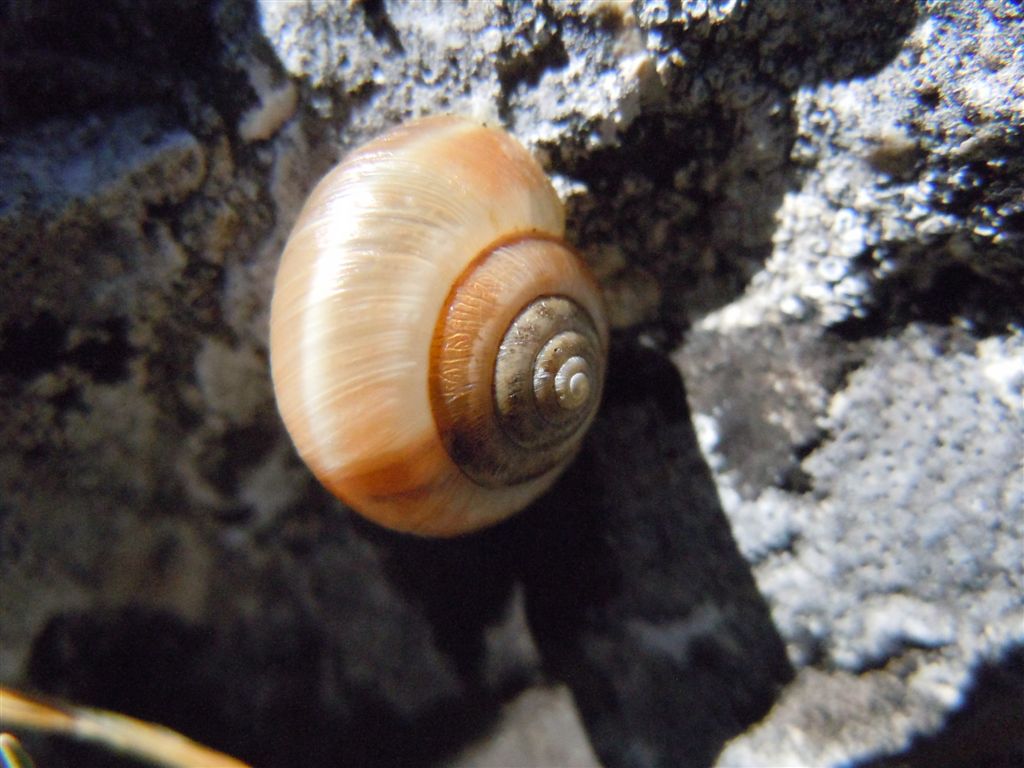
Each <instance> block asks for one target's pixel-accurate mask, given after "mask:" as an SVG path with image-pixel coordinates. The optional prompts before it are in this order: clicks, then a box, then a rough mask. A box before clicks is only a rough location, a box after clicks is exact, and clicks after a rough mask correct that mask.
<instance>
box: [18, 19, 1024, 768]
mask: <svg viewBox="0 0 1024 768" xmlns="http://www.w3.org/2000/svg"><path fill="white" fill-rule="evenodd" d="M76 7H77V6H75V4H73V3H70V2H67V0H54V1H53V2H47V3H37V4H28V3H10V4H7V5H5V6H4V7H3V9H2V10H0V284H2V285H3V292H2V295H0V446H3V447H2V448H0V584H2V589H0V614H2V615H3V617H4V621H3V622H0V680H2V681H3V682H4V683H5V684H13V685H17V686H23V687H27V688H32V689H36V690H39V691H43V692H47V693H52V694H57V695H64V696H68V697H70V698H73V699H76V700H79V701H81V702H82V703H88V704H94V705H97V706H101V707H106V708H112V709H117V710H121V711H125V712H128V713H130V714H134V715H137V716H141V717H146V718H149V719H153V720H157V721H159V722H163V723H166V724H168V725H171V726H173V727H175V728H178V729H180V730H183V731H185V732H186V733H188V734H189V735H191V736H193V737H195V738H198V739H200V740H203V741H205V742H207V743H209V744H211V745H212V746H216V747H219V748H222V749H225V750H227V751H230V752H232V753H235V754H237V755H239V756H240V757H243V758H246V759H249V760H251V761H253V762H254V763H256V764H258V765H284V764H294V763H295V762H300V763H302V764H306V765H328V764H330V765H333V764H337V763H338V762H339V760H341V761H343V762H344V763H345V764H346V765H352V766H360V765H375V766H376V765H434V764H439V763H442V764H443V763H446V762H450V763H451V764H452V765H457V766H459V768H468V766H471V765H477V766H485V765H495V764H498V763H500V764H508V763H510V762H516V761H518V763H519V764H522V765H539V764H543V762H545V761H548V762H559V763H561V762H562V761H563V760H564V762H565V764H571V763H573V762H575V761H576V760H577V757H574V756H579V757H578V759H579V761H580V763H581V764H594V761H600V763H602V764H604V765H607V766H609V768H619V766H656V765H658V766H661V765H664V766H678V765H682V764H689V765H712V764H715V763H716V762H717V764H718V765H721V766H765V765H860V766H863V767H864V768H869V767H870V768H884V767H886V766H893V767H895V766H924V765H928V766H934V765H950V766H954V765H968V764H977V765H982V764H985V765H1010V764H1019V763H1020V762H1021V760H1024V747H1022V745H1021V743H1020V739H1019V733H1020V731H1021V729H1022V727H1024V723H1022V722H1021V720H1022V718H1021V716H1020V714H1019V712H1020V709H1019V707H1016V706H1015V704H1017V703H1019V701H1020V699H1021V697H1022V696H1024V662H1022V658H1024V652H1022V650H1021V649H1022V648H1024V392H1022V390H1024V331H1022V324H1024V304H1022V302H1021V296H1022V295H1024V86H1022V85H1021V84H1022V83H1024V12H1022V10H1021V9H1020V6H1019V4H1018V3H1015V2H1013V1H1012V0H981V1H980V2H974V1H972V0H919V1H918V2H916V3H915V2H911V1H910V0H900V1H899V2H893V1H892V0H868V1H867V2H858V3H846V2H840V1H839V0H826V2H818V3H813V4H812V3H790V2H782V1H781V0H773V1H770V2H747V1H745V0H722V1H718V2H714V1H712V2H708V1H706V0H683V1H682V2H679V1H678V0H672V1H671V2H661V1H659V0H643V1H639V0H638V1H637V2H633V3H624V2H615V1H614V0H605V1H597V2H574V1H572V0H557V1H555V0H552V1H551V2H545V3H535V4H522V3H509V4H507V5H498V4H490V3H469V4H467V5H466V6H464V7H460V6H458V5H456V4H447V3H438V4H429V5H427V4H421V3H412V2H397V1H394V2H363V3H317V2H312V1H310V2H287V3H281V2H272V1H270V0H267V1H266V2H252V1H251V0H221V2H218V3H214V4H209V3H206V2H202V1H201V0H172V1H171V2H164V1H163V0H160V1H158V0H143V2H137V1H135V0H132V1H130V2H129V0H116V1H115V2H111V3H107V4H105V5H104V6H103V7H102V8H97V9H96V10H95V11H94V12H90V13H88V14H82V13H81V12H80V11H76ZM446 111H451V112H457V113H461V114H466V115H470V116H474V117H477V118H478V119H481V120H486V121H488V122H493V123H500V124H503V125H505V126H506V127H508V128H509V129H510V130H511V131H512V132H513V133H514V134H515V135H516V136H517V137H519V138H520V139H521V140H522V141H523V142H524V143H525V144H526V145H527V146H528V147H529V148H530V149H531V150H532V151H533V152H534V153H535V154H536V155H537V157H538V158H539V159H540V160H541V161H542V163H543V164H544V165H545V167H546V168H547V169H548V171H549V172H550V173H551V175H552V177H553V179H554V181H555V184H556V187H557V188H558V190H559V192H560V194H561V195H562V196H563V197H564V199H565V201H566V203H567V207H568V212H569V226H570V230H571V232H570V237H571V238H572V239H573V241H574V242H576V243H577V244H578V245H579V247H580V249H581V251H582V253H583V254H584V256H585V258H586V259H587V260H588V261H589V262H590V264H591V265H592V266H593V268H594V270H595V272H596V273H597V274H598V277H599V279H600V281H601V284H602V287H603V289H604V291H605V295H606V297H607V299H608V304H609V310H610V313H611V317H612V321H613V325H614V328H615V340H614V357H613V361H612V378H611V381H610V383H609V391H608V396H607V398H606V403H605V405H604V407H603V409H602V412H601V414H600V417H599V419H598V422H597V423H596V425H595V428H594V430H593V433H592V435H591V436H590V437H589V438H588V442H587V445H586V447H585V449H584V453H583V455H582V456H581V458H580V461H579V462H578V463H577V464H576V465H575V466H574V467H573V469H572V470H571V471H570V472H569V473H568V474H567V476H566V477H565V479H564V480H563V481H562V482H561V483H560V484H559V485H558V486H557V487H556V488H555V489H554V490H553V491H552V493H551V494H550V495H549V496H547V497H546V498H545V499H543V500H541V501H540V502H538V503H537V504H536V505H535V506H534V507H533V508H531V509H530V510H528V511H527V512H526V513H524V514H523V515H522V516H520V517H519V518H517V519H515V520H513V521H510V522H509V523H508V524H506V525H503V526H500V527H499V528H497V529H494V530H492V531H488V532H485V533H483V534H481V535H478V536H474V537H469V538H467V539H460V540H455V541H448V542H430V541H419V540H409V539H406V538H403V537H399V536H394V535H391V534H388V533H387V532H383V531H379V530H376V529H374V528H372V527H371V526H370V525H368V524H366V523H363V522H361V521H359V520H358V519H356V518H355V517H353V516H352V515H351V514H350V513H349V512H348V511H346V510H344V509H343V508H342V507H341V505H340V504H339V503H337V502H335V501H334V500H333V499H331V498H330V497H329V496H327V494H326V493H325V492H324V491H323V490H322V489H321V488H320V487H319V486H318V485H317V484H316V483H315V482H314V481H313V480H311V479H310V477H309V475H308V473H307V472H306V470H305V469H304V468H303V467H302V466H301V465H300V464H299V462H298V460H297V459H296V457H295V456H294V454H293V451H292V449H291V447H290V444H289V443H288V441H287V437H286V435H285V434H284V432H283V430H282V427H281V425H280V423H279V420H278V418H277V415H276V412H275V409H274V405H273V399H272V393H271V389H270V382H269V377H268V374H267V365H266V346H267V331H266V324H267V315H268V307H269V294H270V288H271V283H272V280H273V274H274V270H275V267H276V260H277V256H278V254H279V252H280V248H281V245H282V243H283V241H284V238H285V237H286V235H287V232H288V229H289V227H290V225H291V223H292V221H293V220H294V218H295V216H296V214H297V211H298V208H299V206H300V205H301V202H302V199H303V196H304V195H305V194H306V193H307V192H308V190H309V189H310V187H311V186H312V184H313V183H314V182H315V180H316V179H317V178H318V177H319V175H320V174H322V173H323V171H325V170H326V169H327V168H328V167H329V166H330V164H331V163H332V162H334V161H335V160H336V159H337V158H338V157H339V156H341V155H342V154H343V153H344V152H345V151H346V150H347V149H349V148H351V147H352V146H355V145H356V144H358V143H360V142H361V141H363V140H365V139H367V138H369V137H371V136H373V135H376V134H377V133H379V132H380V131H382V130H383V129H385V128H386V127H389V126H391V125H393V124H395V123H396V122H398V121H400V120H402V119H405V118H406V117H409V116H414V115H420V114H431V113H437V112H446ZM680 374H681V376H682V380H680ZM684 382H685V389H684ZM552 682H555V683H556V686H555V687H551V683H552ZM558 685H561V686H564V687H558ZM566 690H568V691H571V694H572V698H573V702H574V704H571V703H569V702H568V700H567V695H566V694H565V691H566ZM553 692H554V693H553ZM558 692H561V693H558ZM545 701H546V702H547V704H540V703H536V704H531V703H530V702H545ZM524 702H525V703H524ZM548 707H551V709H549V708H548ZM552 712H553V713H554V714H549V713H552ZM577 712H578V715H577ZM552 717H557V718H559V719H558V721H557V722H559V723H564V725H560V726H558V727H557V728H554V729H553V728H552V727H551V718H552ZM577 717H578V721H577V720H576V718H577ZM574 722H575V725H574V724H573V723H574ZM502 723H504V724H506V725H505V730H502V729H501V725H500V724H502ZM510 723H511V724H512V725H509V724H510ZM495 727H498V728H499V730H498V731H496V733H497V735H495V736H493V737H491V740H490V741H488V734H492V733H495V731H493V728H495ZM509 728H511V729H512V730H511V731H510V730H509ZM512 732H515V733H519V734H521V735H523V736H522V738H520V739H513V738H512V737H510V736H509V735H508V734H509V733H512ZM584 733H585V734H586V738H587V739H589V741H590V744H591V745H592V749H593V752H592V753H590V752H587V751H586V749H585V744H584V743H583V739H582V734H584ZM481 739H483V741H481ZM26 743H27V744H28V745H29V746H30V748H31V750H32V751H33V753H34V754H35V755H36V756H37V759H38V762H39V764H41V765H46V764H61V762H62V761H64V762H68V761H71V762H75V763H76V764H80V765H87V764H89V763H88V762H87V761H89V760H92V761H93V763H92V764H97V765H107V764H109V762H108V761H107V760H106V758H105V756H97V755H95V753H83V752H80V751H78V750H77V749H76V748H74V747H71V746H67V745H63V744H56V743H50V742H42V741H38V740H36V741H32V740H29V741H27V742H26ZM470 743H473V744H474V745H475V746H473V747H472V748H470V749H468V751H463V749H464V748H465V747H466V745H467V744H470ZM517 756H518V757H517ZM495 761H497V762H495Z"/></svg>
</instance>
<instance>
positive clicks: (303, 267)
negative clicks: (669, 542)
mask: <svg viewBox="0 0 1024 768" xmlns="http://www.w3.org/2000/svg"><path fill="white" fill-rule="evenodd" d="M563 233H564V213H563V209H562V206H561V203H560V201H559V200H558V197H557V195H556V194H555V192H554V190H553V188H552V187H551V184H550V182H549V181H548V180H547V178H546V177H545V176H544V174H543V172H542V170H541V169H540V167H539V166H538V165H537V164H536V162H535V161H534V160H533V159H532V158H531V157H530V156H529V154H528V153H527V152H526V150H525V149H524V148H523V147H522V146H521V145H519V144H518V143H517V142H516V141H515V140H514V139H512V138H511V137H510V136H508V135H507V134H505V133H504V132H502V131H498V130H494V129H489V128H484V127H482V126H479V125H477V124H475V123H472V122H470V121H467V120H464V119H461V118H455V117H441V118H427V119H425V120H418V121H414V122H412V123H408V124H406V125H404V126H401V127H399V128H397V129H395V130H393V131H391V132H389V133H387V134H385V135H384V136H382V137H380V138H378V139H376V140H374V141H372V142H370V143H369V144H367V145H365V146H364V147H363V148H362V149H360V150H358V151H356V152H355V153H353V154H352V155H350V156H349V157H348V158H346V160H345V161H343V162H342V163H341V164H340V165H339V166H337V167H336V168H335V169H334V170H332V171H331V172H330V173H329V174H328V175H327V176H326V177H325V178H324V179H323V180H322V181H321V182H320V184H319V185H318V186H317V188H316V189H315V190H314V191H313V193H312V194H311V195H310V198H309V199H308V200H307V202H306V205H305V207H304V208H303V211H302V213H301V214H300V216H299V219H298V221H297V222H296V224H295V227H294V228H293V230H292V233H291V236H290V237H289V240H288V243H287V245H286V246H285V251H284V254H283V256H282V260H281V266H280V268H279V271H278V274H277V279H276V281H275V289H274V298H273V302H272V306H271V339H270V347H271V369H272V374H273V379H274V389H275V394H276V396H277V400H278V407H279V410H280V411H281V414H282V417H283V419H284V421H285V424H286V426H287V428H288V431H289V433H290V435H291V436H292V439H293V441H294V443H295V445H296V448H297V450H298V452H299V454H300V455H301V456H302V458H303V459H304V460H305V461H306V463H307V464H308V465H309V466H310V468H311V469H312V470H313V472H314V474H315V475H316V476H317V477H318V478H319V479H320V481H321V482H322V483H323V484H324V485H325V486H327V488H328V489H330V490H331V491H332V492H333V493H334V494H335V495H337V496H339V497H340V498H341V499H342V500H344V501H345V502H346V503H347V504H348V505H349V506H351V507H353V508H354V509H356V510H357V511H359V512H361V513H362V514H363V515H365V516H367V517H369V518H371V519H373V520H375V521H377V522H379V523H381V524H383V525H385V526H388V527H391V528H395V529H397V530H402V531H409V532H414V533H420V534H424V535H456V534H459V533H463V532H466V531H470V530H474V529H476V528H481V527H484V526H486V525H490V524H493V523H495V522H497V521H499V520H501V519H503V518H504V517H507V516H508V515H510V514H512V513H513V512H515V511H517V510H519V509H521V508H522V507H524V506H526V505H527V504H528V503H529V502H530V501H532V500H533V499H534V498H535V497H536V496H537V495H539V494H540V493H542V492H543V491H544V490H546V489H547V488H548V487H549V486H550V485H551V483H552V482H554V480H555V478H556V477H557V476H558V474H559V473H560V472H561V470H562V469H563V468H564V466H565V465H566V464H567V463H568V461H569V460H571V458H572V456H573V455H574V454H575V453H576V451H577V449H578V446H579V442H580V439H581V438H582V434H583V432H584V431H585V429H586V427H587V425H588V424H589V422H590V421H591V420H592V418H593V415H594V412H595V409H596V406H597V403H598V401H599V399H600V393H601V383H602V380H603V375H604V365H605V364H604V359H605V353H606V347H607V327H606V324H605V321H604V319H603V311H602V306H601V299H600V295H599V291H598V289H597V286H596V284H595V282H594V280H593V278H592V277H591V276H590V274H589V273H588V271H587V270H586V268H585V267H584V266H583V265H582V263H581V262H580V261H579V259H578V258H577V257H576V256H575V255H574V254H573V252H572V251H571V250H570V249H569V248H568V247H567V246H566V245H565V244H564V243H562V242H561V238H562V236H563ZM524 361H525V362H524Z"/></svg>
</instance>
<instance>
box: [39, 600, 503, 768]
mask: <svg viewBox="0 0 1024 768" xmlns="http://www.w3.org/2000/svg"><path fill="white" fill-rule="evenodd" d="M349 588H351V589H359V588H360V585H358V584H352V585H349ZM352 619H353V620H359V619H360V617H358V616H354V617H352ZM374 640H375V638H373V637H367V642H374ZM358 654H359V649H358V648H356V649H351V648H339V647H337V645H335V644H332V642H331V638H330V636H329V634H325V633H324V632H323V629H322V628H321V627H318V626H316V625H315V624H314V623H303V622H301V621H295V620H294V617H290V616H289V617H286V618H285V619H284V620H281V618H280V617H278V618H277V619H275V618H274V617H265V618H264V619H260V620H257V621H254V622H251V623H249V624H242V623H238V624H235V625H234V626H233V627H232V628H231V629H229V630H227V631H219V630H214V629H211V628H209V627H202V628H197V627H192V626H189V625H187V624H185V623H183V622H182V621H181V619H180V618H178V617H177V616H174V615H171V614H166V613H162V612H159V611H151V610H146V609H140V608H129V609H125V610H120V611H98V612H94V613H88V614H67V615H62V616H59V617H56V618H55V619H54V620H53V621H51V622H50V624H49V625H48V626H47V628H46V629H45V630H44V632H43V633H42V634H41V635H40V636H39V638H37V641H36V644H35V646H34V648H33V655H32V660H31V664H30V674H29V678H30V682H31V685H32V686H33V689H34V690H41V691H46V692H47V693H48V694H49V695H52V696H59V697H62V698H65V699H66V700H68V701H72V702H75V703H78V704H82V703H86V704H88V705H90V706H95V707H101V708H104V709H110V710H113V711H116V712H121V713H125V714H130V715H132V716H134V717H139V718H143V719H146V720H150V721H152V722H155V723H159V724H161V725H166V726H168V727H171V728H174V729H175V730H178V731H180V732H181V733H184V734H186V735H187V736H189V737H190V738H193V739H196V740H198V741H199V742H201V743H203V744H206V745H208V746H210V747H213V748H215V749H219V750H223V751H225V752H227V753H229V754H231V755H234V756H236V757H238V758H241V759H244V760H246V761H247V762H250V763H251V764H252V765H255V766H286V765H305V766H311V767H312V766H334V765H338V764H344V765H346V766H352V767H353V768H360V767H366V768H369V766H375V767H376V766H409V767H410V768H414V767H415V768H419V767H425V766H429V765H432V764H434V763H435V762H436V761H437V760H438V759H439V758H441V757H442V756H443V755H444V754H446V753H447V752H449V751H450V750H451V749H453V747H455V746H457V745H459V744H461V743H464V742H465V741H466V740H467V739H469V738H470V737H471V736H473V735H474V734H476V733H478V732H479V731H480V730H481V729H482V728H483V726H484V725H485V724H486V722H487V718H488V717H493V714H494V711H495V706H494V704H493V703H491V704H490V706H488V705H487V702H483V701H480V702H478V701H477V699H476V697H475V696H474V695H472V694H470V695H466V696H461V697H459V696H453V695H449V696H448V697H447V698H440V699H439V701H438V702H437V704H436V705H435V706H432V707H425V708H422V709H421V710H420V711H419V712H418V713H417V714H416V715H414V716H408V715H405V716H403V715H402V714H401V713H399V712H397V711H396V709H395V706H394V701H386V700H384V698H383V697H382V695H381V691H380V688H379V687H378V681H367V682H365V683H364V684H363V686H362V687H360V686H359V685H356V684H353V683H352V681H351V680H348V679H337V680H334V681H333V682H335V683H336V684H338V688H337V690H335V691H334V692H333V694H332V693H329V692H325V689H326V690H327V691H329V690H330V682H331V681H328V680H327V678H329V677H332V675H331V673H330V672H328V671H325V670H330V669H336V670H338V673H337V676H338V677H341V675H343V674H344V671H343V670H344V668H345V666H346V658H347V659H349V660H354V661H355V662H356V663H357V662H358V659H356V657H357V656H358ZM28 743H29V744H30V747H31V751H32V754H33V756H34V757H35V758H36V759H37V761H38V764H39V765H76V766H79V767H80V768H90V767H91V766H97V768H98V767H99V766H104V767H106V766H115V765H116V766H121V765H124V766H133V765H138V764H139V763H136V762H135V761H132V760H128V759H121V758H119V757H118V756H117V755H116V754H114V753H112V752H111V751H110V750H109V749H106V748H103V747H99V746H96V745H89V744H82V743H77V742H74V741H71V740H68V739H61V738H39V737H34V738H31V739H30V741H29V742H28Z"/></svg>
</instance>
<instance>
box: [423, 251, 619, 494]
mask: <svg viewBox="0 0 1024 768" xmlns="http://www.w3.org/2000/svg"><path fill="white" fill-rule="evenodd" d="M597 295H598V294H597V292H596V291H595V290H594V285H593V278H592V277H590V275H589V273H588V272H587V271H586V268H585V267H584V266H583V265H582V264H581V263H580V261H579V260H578V259H577V257H576V256H575V254H573V252H572V251H571V250H569V249H568V248H567V247H566V246H565V245H564V244H563V243H561V242H560V241H557V240H554V239H550V238H545V237H543V236H541V237H535V236H533V235H531V234H527V235H525V236H522V237H521V238H520V239H516V240H512V241H502V242H501V243H499V244H497V245H496V246H495V247H494V248H492V249H488V252H487V254H486V255H485V256H484V257H481V258H478V259H476V260H474V262H473V263H472V264H471V265H470V266H469V267H468V268H467V270H466V271H465V272H464V273H463V275H462V276H461V277H460V279H459V280H458V281H457V284H456V285H455V286H454V287H453V289H452V291H451V293H450V294H449V297H448V301H447V302H446V305H445V310H444V312H443V313H442V316H441V317H440V318H439V319H438V322H437V325H436V327H435V332H434V339H433V344H432V348H431V372H430V373H431V375H430V377H429V380H430V400H431V407H432V409H433V414H434V420H435V422H436V423H437V426H438V432H439V434H440V436H441V439H442V442H443V444H444V446H445V449H446V450H447V451H448V453H449V455H450V456H451V457H452V459H453V461H454V462H455V463H456V464H457V465H458V466H459V468H460V469H461V471H462V472H463V473H464V474H465V475H466V476H467V477H469V478H470V479H472V480H473V481H474V482H476V483H478V484H480V485H482V486H485V487H495V486H499V485H509V484H514V483H519V482H524V481H527V480H529V479H531V478H534V477H537V476H539V475H542V474H544V473H545V472H548V471H550V470H551V469H552V468H554V467H556V466H558V465H560V464H564V463H566V462H568V461H569V460H570V459H571V458H572V456H573V455H574V454H575V453H576V451H577V450H578V448H579V443H580V440H581V439H582V436H583V434H584V433H585V431H586V428H587V427H588V426H589V424H590V422H591V421H592V420H593V417H594V414H595V412H596V409H597V405H598V403H599V401H600V397H601V384H602V381H603V378H604V366H605V362H604V359H605V354H606V349H605V346H606V339H605V338H604V336H603V334H602V332H601V331H600V330H598V329H599V327H600V326H599V325H598V322H599V321H595V319H594V317H595V316H597V317H600V312H601V307H600V305H599V299H597ZM570 361H572V362H571V363H570ZM563 369H564V370H563ZM560 375H561V378H559V376H560ZM573 376H575V377H576V378H575V381H572V377H573ZM581 395H582V397H581Z"/></svg>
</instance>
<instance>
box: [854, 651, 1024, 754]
mask: <svg viewBox="0 0 1024 768" xmlns="http://www.w3.org/2000/svg"><path fill="white" fill-rule="evenodd" d="M969 765H970V766H974V765H976V766H986V768H1019V767H1020V766H1021V765H1024V646H1019V645H1018V646H1016V647H1014V648H1012V649H1011V650H1010V651H1008V652H1007V653H1005V654H1004V655H1003V657H1002V658H1001V659H999V660H998V661H996V662H994V663H990V664H984V665H982V666H980V667H979V668H978V669H976V670H975V675H974V685H973V686H972V687H971V690H970V691H968V693H967V695H966V697H965V700H964V704H963V706H962V707H960V709H958V710H957V711H956V712H954V713H953V714H952V715H950V716H949V718H948V719H947V720H946V722H945V724H944V725H943V726H942V728H941V729H940V730H939V732H938V733H936V734H934V735H932V736H923V737H920V738H918V739H915V741H914V743H913V744H911V746H910V747H908V748H907V749H906V750H904V751H903V752H901V753H899V754H897V755H887V756H885V757H878V758H874V759H871V760H868V761H866V762H862V763H858V765H857V768H961V766H969Z"/></svg>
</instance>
